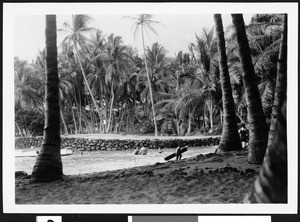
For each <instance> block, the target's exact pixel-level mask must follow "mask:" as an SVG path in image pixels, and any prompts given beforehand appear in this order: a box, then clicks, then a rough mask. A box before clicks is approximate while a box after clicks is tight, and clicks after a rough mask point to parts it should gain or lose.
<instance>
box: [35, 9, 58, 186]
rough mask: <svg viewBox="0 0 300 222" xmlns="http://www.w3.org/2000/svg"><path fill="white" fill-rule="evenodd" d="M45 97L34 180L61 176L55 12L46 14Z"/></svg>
mask: <svg viewBox="0 0 300 222" xmlns="http://www.w3.org/2000/svg"><path fill="white" fill-rule="evenodd" d="M46 53H47V56H46V64H47V74H46V93H45V95H46V97H45V104H46V108H45V128H44V140H43V144H42V150H41V153H40V154H39V155H38V156H37V158H36V162H35V165H34V167H33V171H32V174H31V182H49V181H54V180H59V179H61V178H62V175H63V171H62V161H61V154H60V141H61V139H60V132H59V130H60V117H59V111H60V108H59V88H58V85H59V78H58V68H57V46H56V15H46Z"/></svg>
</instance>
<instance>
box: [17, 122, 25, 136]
mask: <svg viewBox="0 0 300 222" xmlns="http://www.w3.org/2000/svg"><path fill="white" fill-rule="evenodd" d="M16 126H17V129H18V131H19V134H20V136H21V137H23V133H22V131H21V129H20V127H19V125H18V124H17V123H16Z"/></svg>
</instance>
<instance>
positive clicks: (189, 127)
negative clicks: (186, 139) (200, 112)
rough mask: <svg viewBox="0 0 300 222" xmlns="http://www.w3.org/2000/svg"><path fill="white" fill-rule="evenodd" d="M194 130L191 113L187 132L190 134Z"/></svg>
mask: <svg viewBox="0 0 300 222" xmlns="http://www.w3.org/2000/svg"><path fill="white" fill-rule="evenodd" d="M191 131H192V114H191V113H189V122H188V131H187V134H188V135H190V134H191Z"/></svg>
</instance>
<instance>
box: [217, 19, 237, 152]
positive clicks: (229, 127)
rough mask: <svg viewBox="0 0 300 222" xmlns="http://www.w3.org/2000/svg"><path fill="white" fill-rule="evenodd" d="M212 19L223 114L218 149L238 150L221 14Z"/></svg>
mask: <svg viewBox="0 0 300 222" xmlns="http://www.w3.org/2000/svg"><path fill="white" fill-rule="evenodd" d="M214 20H215V25H216V34H217V40H218V51H219V67H220V80H221V88H222V102H223V115H224V119H223V130H222V137H221V141H220V144H219V148H218V150H219V151H230V150H238V149H241V142H240V138H239V134H238V128H237V120H236V116H235V107H234V101H233V97H232V90H231V84H230V77H229V72H228V66H227V56H226V48H225V38H224V31H223V24H222V17H221V14H214Z"/></svg>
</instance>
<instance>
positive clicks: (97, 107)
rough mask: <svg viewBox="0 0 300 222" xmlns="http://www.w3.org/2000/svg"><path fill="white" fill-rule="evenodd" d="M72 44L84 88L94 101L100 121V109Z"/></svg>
mask: <svg viewBox="0 0 300 222" xmlns="http://www.w3.org/2000/svg"><path fill="white" fill-rule="evenodd" d="M74 46H75V51H76V57H77V60H78V62H79V65H80V69H81V72H82V76H83V79H84V83H85V85H86V88H87V89H88V91H89V94H90V95H91V98H92V100H93V103H94V105H95V107H96V109H97V112H98V115H99V119H100V121H101V113H100V110H99V106H98V104H97V103H96V100H95V98H94V96H93V93H92V90H91V88H90V86H89V83H88V81H87V78H86V76H85V72H84V70H83V67H82V64H81V61H80V58H79V56H78V50H77V45H76V43H75V44H74Z"/></svg>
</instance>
